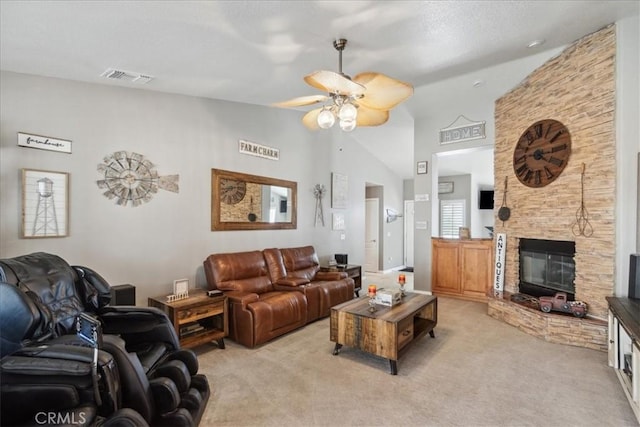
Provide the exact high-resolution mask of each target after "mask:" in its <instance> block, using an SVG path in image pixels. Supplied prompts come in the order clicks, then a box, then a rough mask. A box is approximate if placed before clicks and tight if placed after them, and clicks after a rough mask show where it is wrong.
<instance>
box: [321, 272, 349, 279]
mask: <svg viewBox="0 0 640 427" xmlns="http://www.w3.org/2000/svg"><path fill="white" fill-rule="evenodd" d="M347 277H349V275H348V274H347V273H346V272H344V271H318V272H317V273H316V275H315V277H314V278H313V280H342V279H346V278H347Z"/></svg>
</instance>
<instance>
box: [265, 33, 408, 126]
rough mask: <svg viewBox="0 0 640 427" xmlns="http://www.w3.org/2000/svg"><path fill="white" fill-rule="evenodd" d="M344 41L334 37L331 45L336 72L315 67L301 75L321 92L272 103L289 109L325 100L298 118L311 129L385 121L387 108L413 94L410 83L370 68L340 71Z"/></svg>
mask: <svg viewBox="0 0 640 427" xmlns="http://www.w3.org/2000/svg"><path fill="white" fill-rule="evenodd" d="M346 44H347V40H346V39H338V40H335V41H334V44H333V47H334V48H335V49H336V50H337V51H338V72H334V71H326V70H319V71H314V72H313V73H311V74H308V75H306V76H305V77H304V81H305V82H306V83H307V84H308V85H309V86H311V87H314V88H316V89H319V90H321V91H322V92H324V95H311V96H302V97H297V98H294V99H291V100H288V101H284V102H278V103H275V104H273V105H274V106H277V107H285V108H291V107H301V106H305V105H312V104H316V103H325V102H327V103H326V104H325V105H323V106H322V107H321V108H316V109H314V110H311V111H309V112H308V113H306V114H305V115H304V117H303V118H302V123H303V124H304V126H306V127H307V128H308V129H311V130H317V129H318V128H320V129H329V128H330V127H332V126H333V125H334V124H335V122H336V120H339V121H340V128H341V129H342V130H343V131H345V132H351V131H352V130H354V129H355V128H356V127H361V126H380V125H382V124H384V123H386V122H387V120H389V110H391V109H392V108H394V107H395V106H396V105H398V104H400V103H401V102H403V101H404V100H405V99H407V98H408V97H410V96H411V95H413V86H411V85H410V84H409V83H405V82H402V81H400V80H396V79H394V78H391V77H389V76H386V75H384V74H381V73H376V72H371V71H367V72H363V73H360V74H358V75H356V76H355V77H354V78H353V79H351V78H350V77H349V76H347V75H346V74H345V73H343V72H342V51H343V50H344V48H345V46H346Z"/></svg>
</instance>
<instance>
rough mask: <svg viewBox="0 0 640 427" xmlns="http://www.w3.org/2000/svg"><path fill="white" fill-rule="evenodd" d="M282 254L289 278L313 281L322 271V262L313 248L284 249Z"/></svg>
mask: <svg viewBox="0 0 640 427" xmlns="http://www.w3.org/2000/svg"><path fill="white" fill-rule="evenodd" d="M280 252H281V253H282V259H283V261H284V266H285V269H286V275H287V276H288V277H301V278H304V279H307V280H309V281H311V280H313V279H314V278H315V276H316V273H317V272H318V270H320V261H319V260H318V255H317V254H316V250H315V249H314V247H313V246H302V247H298V248H284V249H280Z"/></svg>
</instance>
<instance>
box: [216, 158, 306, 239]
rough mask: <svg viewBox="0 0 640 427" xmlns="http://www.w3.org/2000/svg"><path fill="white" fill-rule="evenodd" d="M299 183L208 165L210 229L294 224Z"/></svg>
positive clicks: (291, 226)
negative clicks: (209, 166)
mask: <svg viewBox="0 0 640 427" xmlns="http://www.w3.org/2000/svg"><path fill="white" fill-rule="evenodd" d="M297 191H298V184H297V183H296V182H293V181H285V180H283V179H276V178H268V177H264V176H258V175H249V174H246V173H239V172H231V171H226V170H222V169H211V231H221V230H286V229H295V228H296V227H297Z"/></svg>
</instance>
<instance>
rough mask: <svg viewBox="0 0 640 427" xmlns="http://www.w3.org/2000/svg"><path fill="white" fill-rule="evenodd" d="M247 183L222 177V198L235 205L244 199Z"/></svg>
mask: <svg viewBox="0 0 640 427" xmlns="http://www.w3.org/2000/svg"><path fill="white" fill-rule="evenodd" d="M246 192H247V183H246V182H244V181H236V180H235V179H227V178H222V179H220V200H222V201H223V202H225V203H226V204H228V205H235V204H236V203H239V202H240V201H241V200H242V199H244V195H245V194H246Z"/></svg>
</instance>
